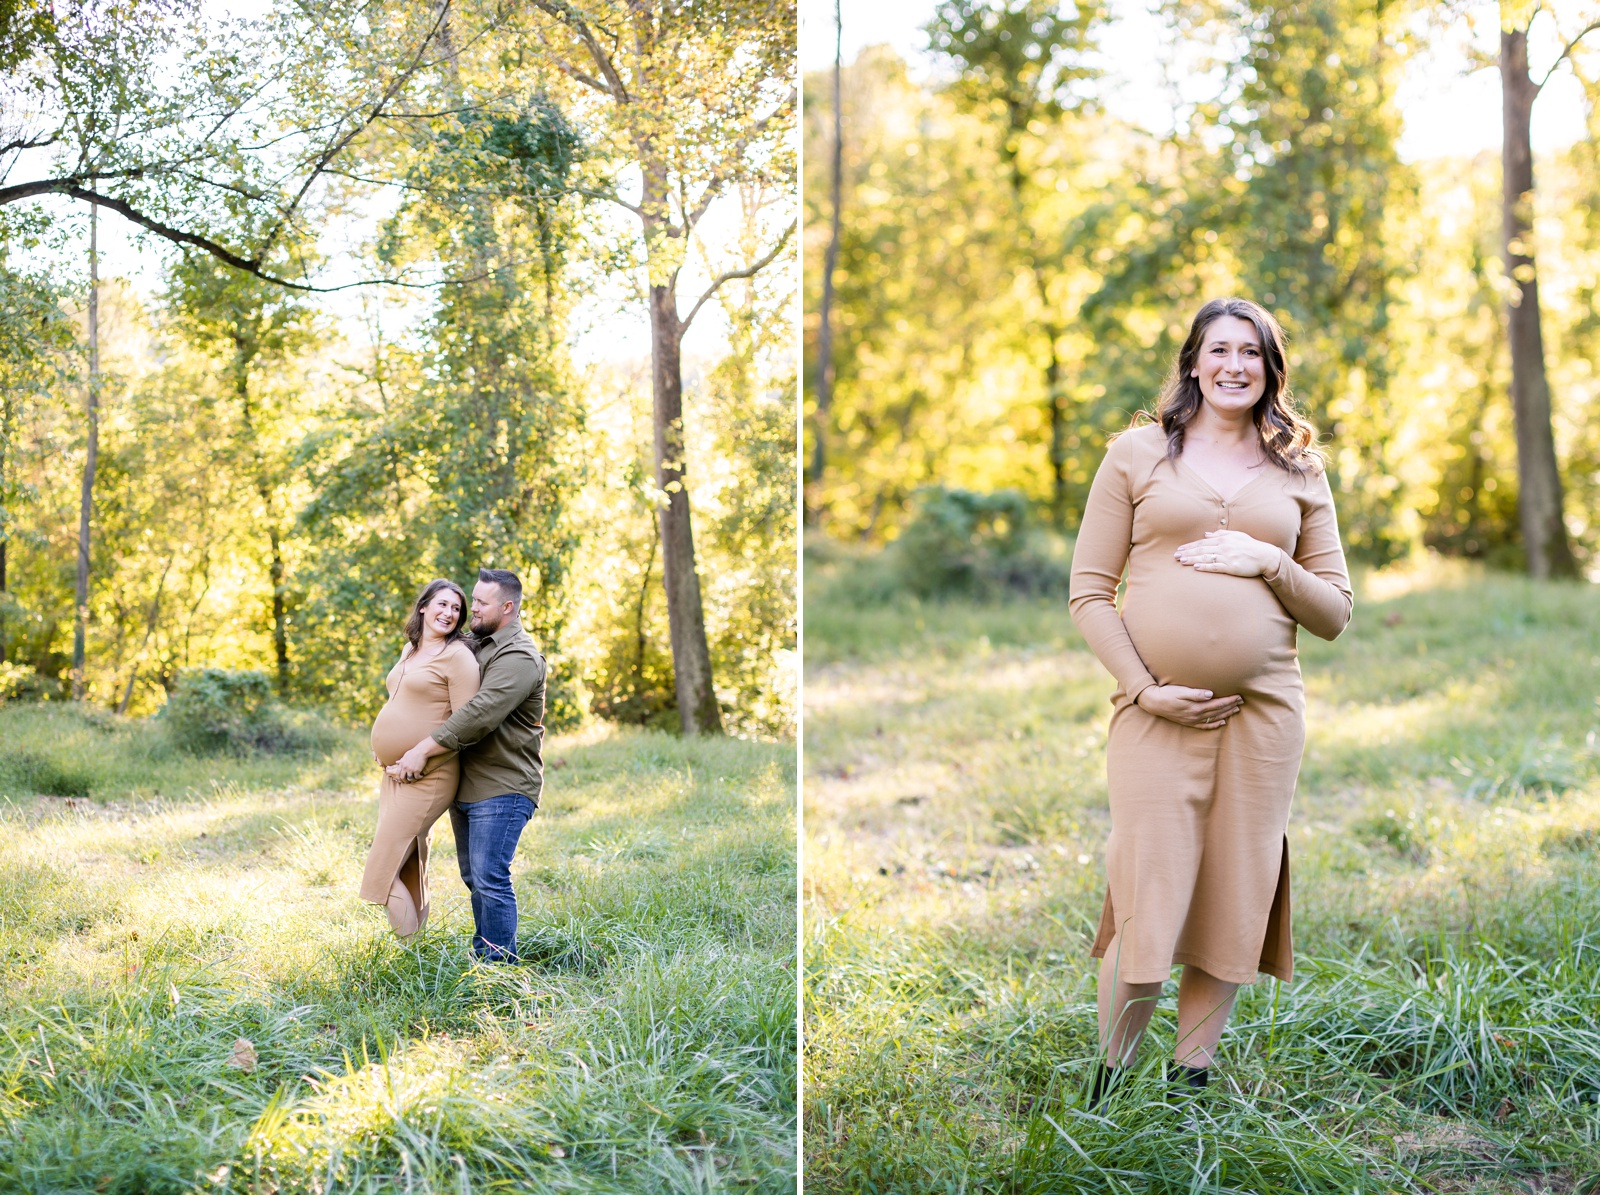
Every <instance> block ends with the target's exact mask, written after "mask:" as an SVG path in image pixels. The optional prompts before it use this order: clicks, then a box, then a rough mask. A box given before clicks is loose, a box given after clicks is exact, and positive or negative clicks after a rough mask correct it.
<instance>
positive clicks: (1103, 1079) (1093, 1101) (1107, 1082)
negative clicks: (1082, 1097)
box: [1087, 1062, 1122, 1112]
mask: <svg viewBox="0 0 1600 1195" xmlns="http://www.w3.org/2000/svg"><path fill="white" fill-rule="evenodd" d="M1121 1081H1122V1068H1121V1067H1120V1066H1107V1065H1106V1064H1105V1063H1103V1062H1102V1063H1101V1064H1100V1068H1099V1069H1098V1070H1096V1071H1095V1073H1094V1081H1093V1082H1092V1083H1091V1084H1090V1085H1089V1102H1088V1104H1087V1107H1088V1109H1089V1111H1091V1112H1093V1111H1094V1110H1095V1109H1096V1108H1098V1107H1099V1106H1100V1104H1101V1103H1102V1101H1104V1100H1105V1098H1106V1095H1107V1093H1109V1092H1110V1090H1111V1089H1112V1088H1113V1087H1115V1086H1116V1085H1117V1084H1118V1083H1120V1082H1121Z"/></svg>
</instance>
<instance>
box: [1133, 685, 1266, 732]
mask: <svg viewBox="0 0 1600 1195" xmlns="http://www.w3.org/2000/svg"><path fill="white" fill-rule="evenodd" d="M1134 704H1135V705H1137V706H1138V707H1139V708H1140V709H1142V710H1143V711H1144V712H1145V713H1147V714H1154V715H1155V716H1156V717H1158V718H1165V719H1166V720H1167V721H1168V722H1176V723H1177V724H1178V725H1179V726H1193V727H1195V728H1196V729H1197V730H1221V729H1222V727H1223V726H1225V725H1227V722H1228V719H1229V718H1231V717H1232V716H1233V715H1234V714H1237V713H1238V712H1239V710H1240V708H1241V707H1242V706H1243V705H1244V698H1243V697H1240V696H1238V695H1237V694H1235V695H1233V696H1232V697H1216V696H1213V695H1212V692H1211V690H1210V689H1191V688H1189V687H1188V686H1187V685H1150V686H1148V687H1147V688H1144V689H1141V690H1140V691H1139V696H1138V697H1137V698H1135V699H1134Z"/></svg>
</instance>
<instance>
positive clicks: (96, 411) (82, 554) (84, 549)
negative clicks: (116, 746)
mask: <svg viewBox="0 0 1600 1195" xmlns="http://www.w3.org/2000/svg"><path fill="white" fill-rule="evenodd" d="M99 214H100V209H99V206H98V205H97V204H92V203H91V204H90V205H89V397H88V403H87V406H88V415H89V444H88V449H87V451H86V452H85V453H84V458H83V494H82V500H81V502H80V503H79V507H78V590H77V602H76V609H75V613H74V617H73V621H72V698H73V700H74V701H81V700H82V699H83V694H84V689H85V687H86V686H85V678H84V652H85V645H86V644H85V641H86V639H87V637H88V625H89V516H90V514H91V513H92V512H93V510H94V471H95V465H96V464H97V463H98V461H97V458H98V457H99V454H100V245H99V240H98V236H99Z"/></svg>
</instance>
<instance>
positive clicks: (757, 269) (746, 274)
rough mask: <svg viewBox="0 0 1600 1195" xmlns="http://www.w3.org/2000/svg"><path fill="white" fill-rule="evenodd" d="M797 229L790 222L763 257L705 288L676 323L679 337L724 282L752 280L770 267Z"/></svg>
mask: <svg viewBox="0 0 1600 1195" xmlns="http://www.w3.org/2000/svg"><path fill="white" fill-rule="evenodd" d="M797 227H798V221H794V220H791V221H790V222H789V227H788V228H785V229H784V230H783V235H782V236H781V237H779V238H778V243H777V244H776V245H774V246H773V247H772V248H771V250H770V251H769V252H767V253H766V254H765V255H764V256H763V257H761V258H760V259H759V260H757V261H754V262H751V263H750V264H749V265H747V266H745V268H744V269H742V270H729V271H728V272H727V273H726V274H719V275H718V276H717V278H716V279H715V280H714V281H713V282H712V283H711V285H710V286H708V287H706V290H705V293H704V294H703V295H701V296H700V297H699V298H698V299H696V300H695V303H694V306H693V307H691V308H689V314H688V315H686V316H684V317H683V319H681V320H679V321H678V334H679V335H680V336H681V335H682V334H683V333H684V332H686V331H688V329H689V325H690V324H691V323H692V322H693V321H694V317H695V316H697V315H699V314H700V308H702V307H704V306H705V305H706V301H707V300H708V299H710V298H711V296H712V295H714V294H716V293H717V291H718V289H719V288H720V287H721V286H722V284H723V283H724V282H732V281H734V280H735V279H738V278H754V277H755V276H756V275H757V274H759V273H761V271H762V270H764V269H766V268H767V267H768V266H770V265H771V264H772V263H773V261H775V260H776V259H777V256H778V254H780V253H782V252H783V247H784V246H785V245H787V244H788V243H789V238H790V237H792V236H793V235H794V231H795V229H796V228H797Z"/></svg>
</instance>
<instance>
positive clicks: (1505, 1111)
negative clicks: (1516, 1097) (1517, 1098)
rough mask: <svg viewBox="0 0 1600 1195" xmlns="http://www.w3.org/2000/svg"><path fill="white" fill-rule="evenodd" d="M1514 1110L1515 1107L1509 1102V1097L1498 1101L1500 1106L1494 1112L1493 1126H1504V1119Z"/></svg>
mask: <svg viewBox="0 0 1600 1195" xmlns="http://www.w3.org/2000/svg"><path fill="white" fill-rule="evenodd" d="M1516 1110H1517V1106H1516V1105H1515V1104H1513V1103H1512V1102H1511V1097H1510V1096H1509V1095H1508V1096H1506V1098H1505V1099H1503V1100H1501V1101H1500V1106H1499V1107H1498V1108H1496V1109H1495V1110H1494V1122H1495V1124H1504V1123H1505V1121H1506V1119H1507V1118H1508V1117H1510V1115H1511V1114H1512V1113H1513V1112H1515V1111H1516Z"/></svg>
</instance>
